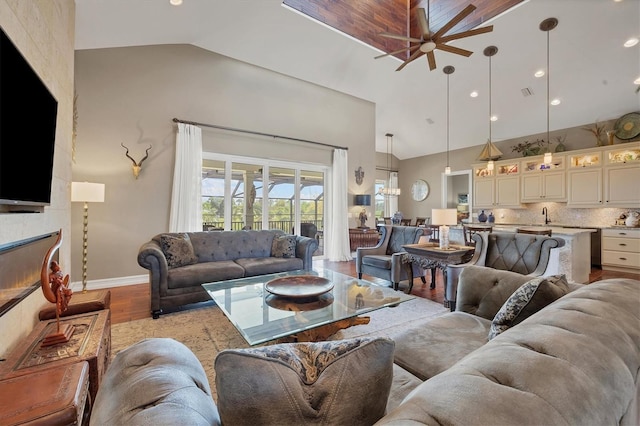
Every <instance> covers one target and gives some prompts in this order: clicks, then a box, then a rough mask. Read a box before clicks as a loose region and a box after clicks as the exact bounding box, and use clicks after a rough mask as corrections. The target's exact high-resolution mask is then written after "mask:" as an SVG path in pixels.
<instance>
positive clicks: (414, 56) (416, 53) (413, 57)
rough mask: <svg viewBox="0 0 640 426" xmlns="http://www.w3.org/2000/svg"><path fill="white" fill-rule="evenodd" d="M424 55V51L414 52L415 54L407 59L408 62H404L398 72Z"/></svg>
mask: <svg viewBox="0 0 640 426" xmlns="http://www.w3.org/2000/svg"><path fill="white" fill-rule="evenodd" d="M422 55H424V52H423V51H422V50H416V51H415V52H413V54H412V55H411V56H410V57H409V59H407V60H406V61H404V62H403V63H402V65H400V66H399V67H398V68H397V69H396V71H400V70H401V69H402V68H404V67H406V66H407V65H408V64H409V63H411V62H413V61H415V60H416V59H418V58H419V57H420V56H422Z"/></svg>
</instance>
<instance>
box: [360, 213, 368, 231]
mask: <svg viewBox="0 0 640 426" xmlns="http://www.w3.org/2000/svg"><path fill="white" fill-rule="evenodd" d="M358 219H359V220H360V228H362V229H368V228H369V227H368V226H367V211H366V210H365V209H362V211H361V212H360V214H359V215H358Z"/></svg>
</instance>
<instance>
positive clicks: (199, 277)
mask: <svg viewBox="0 0 640 426" xmlns="http://www.w3.org/2000/svg"><path fill="white" fill-rule="evenodd" d="M187 234H188V235H189V238H190V240H191V244H192V245H193V249H194V252H195V255H196V256H197V258H198V262H197V263H195V264H192V265H186V266H181V267H178V268H169V265H168V263H167V259H166V257H165V255H164V252H163V251H162V247H161V243H160V240H161V236H162V235H163V234H158V235H156V236H154V237H153V238H152V239H151V240H150V241H148V242H146V243H144V244H143V245H142V246H141V247H140V250H139V251H138V264H139V265H140V266H142V267H143V268H145V269H148V270H149V283H150V285H151V313H152V315H153V318H154V319H157V318H158V317H159V316H160V314H161V313H162V312H163V310H166V309H171V308H176V307H179V306H182V305H187V304H189V303H196V302H204V301H208V300H210V298H209V296H208V294H207V293H206V292H205V291H204V289H203V288H202V284H205V283H211V282H216V281H223V280H232V279H237V278H243V277H250V276H255V275H264V274H272V273H276V272H284V271H294V270H298V269H305V270H311V269H312V266H313V253H314V252H315V251H316V249H317V248H318V241H316V240H315V239H314V238H309V237H303V236H296V249H295V257H288V258H282V257H274V256H272V251H271V249H272V243H273V239H274V237H276V236H279V235H285V233H284V232H283V231H280V230H259V231H253V230H244V231H202V232H187ZM164 235H173V236H176V235H178V234H175V233H174V234H171V233H167V234H164Z"/></svg>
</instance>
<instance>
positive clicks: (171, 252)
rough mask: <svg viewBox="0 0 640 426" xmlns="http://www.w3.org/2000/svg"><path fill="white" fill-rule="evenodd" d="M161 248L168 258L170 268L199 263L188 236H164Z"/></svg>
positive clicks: (161, 240) (162, 236)
mask: <svg viewBox="0 0 640 426" xmlns="http://www.w3.org/2000/svg"><path fill="white" fill-rule="evenodd" d="M160 247H161V248H162V252H163V253H164V257H166V258H167V264H168V265H169V268H178V267H180V266H185V265H192V264H194V263H198V257H197V256H196V254H195V252H194V250H193V245H192V244H191V239H190V238H189V235H188V234H184V233H183V234H178V235H169V234H163V235H161V236H160Z"/></svg>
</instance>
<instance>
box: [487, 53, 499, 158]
mask: <svg viewBox="0 0 640 426" xmlns="http://www.w3.org/2000/svg"><path fill="white" fill-rule="evenodd" d="M496 53H498V48H497V47H496V46H489V47H487V48H486V49H484V56H487V57H488V58H489V140H488V141H487V145H488V146H489V153H488V156H489V162H488V163H487V169H488V170H493V168H494V163H493V155H492V154H493V146H492V144H491V123H492V120H491V117H493V111H492V110H491V57H492V56H493V55H495V54H496Z"/></svg>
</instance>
